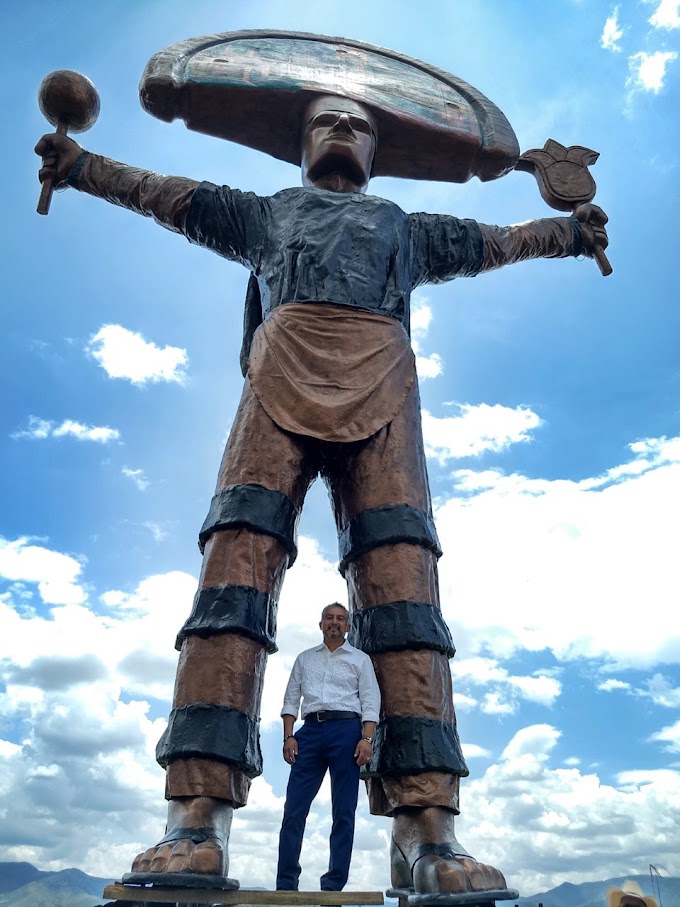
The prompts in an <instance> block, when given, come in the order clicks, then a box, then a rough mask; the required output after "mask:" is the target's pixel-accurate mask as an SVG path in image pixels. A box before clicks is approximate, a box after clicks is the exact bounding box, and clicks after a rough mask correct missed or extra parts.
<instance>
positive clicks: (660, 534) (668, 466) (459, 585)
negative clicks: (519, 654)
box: [435, 438, 680, 669]
mask: <svg viewBox="0 0 680 907" xmlns="http://www.w3.org/2000/svg"><path fill="white" fill-rule="evenodd" d="M678 441H679V439H678V438H670V439H646V440H644V441H639V442H636V443H635V444H634V445H632V448H633V454H634V457H633V463H632V464H631V463H626V462H624V463H623V464H620V465H619V466H615V467H613V468H612V469H610V470H608V471H606V472H605V473H604V474H603V475H601V476H595V477H592V478H590V477H587V478H585V479H583V480H581V481H574V480H566V479H554V480H548V479H542V478H536V479H533V478H528V477H526V476H522V475H519V474H514V475H508V476H505V475H503V474H502V473H501V472H499V471H497V470H485V471H482V472H474V471H472V470H465V471H458V472H456V473H455V475H454V479H455V481H456V482H457V483H458V485H457V489H454V491H455V490H458V491H459V492H462V493H463V494H462V495H460V494H459V495H457V496H453V495H452V496H451V497H450V498H449V499H448V500H442V502H441V504H440V506H439V507H438V508H437V512H436V515H435V516H436V522H437V530H438V533H439V538H440V540H441V543H442V547H443V549H444V557H443V558H442V559H441V561H440V584H441V599H442V603H443V605H442V607H443V611H444V615H445V617H446V619H447V620H448V621H449V623H450V625H451V627H452V631H453V637H454V639H455V640H456V645H457V646H458V649H459V651H461V652H465V653H466V654H467V655H468V656H472V655H474V654H482V653H483V654H486V655H488V656H490V657H495V658H503V657H507V656H508V655H510V654H511V653H512V652H515V651H518V650H522V649H528V650H529V651H536V652H537V651H541V650H543V649H549V650H551V651H552V653H553V654H554V655H555V656H556V657H557V658H558V659H559V660H571V659H576V658H593V659H599V660H601V662H602V663H603V664H605V665H608V666H610V667H616V666H618V667H619V669H622V668H627V667H637V668H649V667H652V666H654V665H660V664H664V663H674V662H677V661H680V616H678V612H677V608H676V605H675V600H674V598H673V594H674V593H673V590H675V588H676V586H677V577H676V569H675V564H676V562H677V551H676V547H677V546H676V540H677V538H678V536H679V534H680V513H679V512H678V510H677V508H673V507H669V506H668V502H669V501H675V500H680V445H679V444H678ZM641 458H644V465H643V468H642V469H638V468H628V467H629V466H631V465H634V464H635V463H636V461H638V460H640V459H641ZM641 603H644V607H642V605H641ZM509 614H511V615H512V620H508V615H509ZM567 616H568V617H567Z"/></svg>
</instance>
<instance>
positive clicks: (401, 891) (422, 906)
mask: <svg viewBox="0 0 680 907" xmlns="http://www.w3.org/2000/svg"><path fill="white" fill-rule="evenodd" d="M385 894H386V896H387V897H388V898H396V899H397V900H398V901H399V907H493V905H494V904H495V903H496V901H510V900H515V899H516V898H518V897H519V891H517V890H516V889H515V888H497V889H495V890H494V891H466V892H464V893H463V894H416V892H415V891H414V890H413V888H388V889H387V891H386V892H385Z"/></svg>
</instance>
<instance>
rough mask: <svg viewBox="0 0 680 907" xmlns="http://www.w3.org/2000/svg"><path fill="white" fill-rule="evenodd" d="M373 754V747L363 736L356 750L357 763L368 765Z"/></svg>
mask: <svg viewBox="0 0 680 907" xmlns="http://www.w3.org/2000/svg"><path fill="white" fill-rule="evenodd" d="M372 755H373V747H372V746H371V744H370V743H369V742H368V740H364V739H363V737H362V738H361V740H360V741H359V742H358V743H357V748H356V749H355V750H354V758H355V759H356V763H357V765H358V766H359V767H360V768H361V766H362V765H368V763H369V762H370V761H371V756H372Z"/></svg>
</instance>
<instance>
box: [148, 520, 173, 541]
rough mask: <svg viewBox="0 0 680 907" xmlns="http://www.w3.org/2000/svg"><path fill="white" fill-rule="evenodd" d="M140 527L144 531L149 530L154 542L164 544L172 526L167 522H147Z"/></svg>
mask: <svg viewBox="0 0 680 907" xmlns="http://www.w3.org/2000/svg"><path fill="white" fill-rule="evenodd" d="M142 525H143V526H144V528H145V529H148V530H149V532H150V533H151V535H152V536H153V540H154V542H164V541H165V540H166V539H167V538H169V537H170V531H171V527H172V526H173V525H174V524H173V523H172V522H168V521H162V522H156V521H154V520H147V521H146V522H145V523H143V524H142Z"/></svg>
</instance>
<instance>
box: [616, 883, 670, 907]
mask: <svg viewBox="0 0 680 907" xmlns="http://www.w3.org/2000/svg"><path fill="white" fill-rule="evenodd" d="M607 898H608V900H609V907H659V905H658V904H657V902H656V898H652V897H646V896H645V895H644V894H643V893H642V889H641V888H640V886H639V885H638V883H637V882H633V881H631V880H630V879H626V881H625V882H624V883H623V885H622V887H621V888H616V887H612V888H610V889H609V891H608V892H607Z"/></svg>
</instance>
